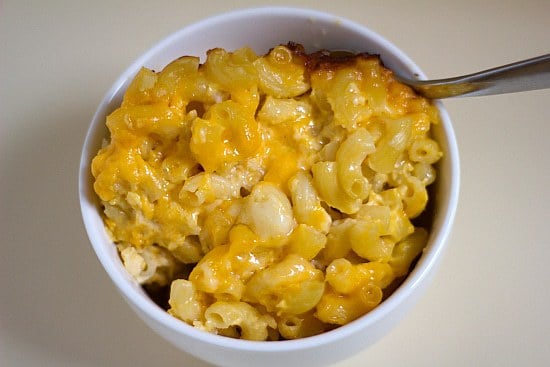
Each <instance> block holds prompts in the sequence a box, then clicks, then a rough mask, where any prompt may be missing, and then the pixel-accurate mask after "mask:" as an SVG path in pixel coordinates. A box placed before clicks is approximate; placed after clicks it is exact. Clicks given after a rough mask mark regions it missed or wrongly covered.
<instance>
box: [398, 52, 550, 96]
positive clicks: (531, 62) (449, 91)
mask: <svg viewBox="0 0 550 367" xmlns="http://www.w3.org/2000/svg"><path fill="white" fill-rule="evenodd" d="M396 78H397V79H398V80H399V81H401V82H402V83H404V84H407V85H409V86H410V87H411V88H413V89H414V90H415V91H416V92H417V93H419V94H421V95H422V96H424V97H427V98H435V99H439V98H449V97H458V96H463V97H466V96H486V95H491V94H503V93H513V92H523V91H528V90H535V89H545V88H550V54H546V55H543V56H539V57H535V58H532V59H528V60H524V61H518V62H515V63H512V64H508V65H504V66H499V67H496V68H493V69H489V70H485V71H480V72H478V73H474V74H469V75H464V76H459V77H455V78H447V79H437V80H415V79H411V78H407V77H403V76H400V75H396Z"/></svg>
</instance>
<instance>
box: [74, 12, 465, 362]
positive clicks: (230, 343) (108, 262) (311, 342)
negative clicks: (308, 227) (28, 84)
mask: <svg viewBox="0 0 550 367" xmlns="http://www.w3.org/2000/svg"><path fill="white" fill-rule="evenodd" d="M289 14H290V15H291V16H294V17H299V18H306V19H307V18H311V17H314V18H315V19H316V20H319V21H321V22H334V21H336V22H338V23H339V24H340V25H341V26H342V27H344V28H347V29H351V30H353V31H355V32H358V33H360V34H362V35H363V36H364V37H365V38H370V39H372V40H373V41H374V42H376V43H379V44H383V46H384V48H386V49H387V50H388V52H389V53H390V54H392V55H393V57H395V58H396V59H399V60H401V61H402V62H404V63H405V64H406V65H408V66H409V67H410V69H411V70H414V72H415V73H416V74H418V75H419V76H420V78H425V75H424V74H423V72H422V71H421V70H420V69H419V68H418V66H417V65H416V64H415V63H414V62H413V61H412V60H411V59H410V58H409V57H408V56H407V55H406V54H405V53H403V51H401V50H400V49H399V48H397V47H396V46H395V45H394V44H393V43H391V42H390V41H389V40H387V39H385V38H384V37H382V36H380V35H379V34H378V33H376V32H374V31H372V30H371V29H370V28H368V27H366V26H364V25H361V24H359V23H356V22H354V21H351V20H349V19H346V18H344V17H341V16H338V15H334V14H330V13H326V12H322V11H319V10H314V9H307V8H300V7H289V6H261V7H252V8H242V9H237V10H234V11H231V12H227V13H223V14H218V15H214V16H210V17H207V18H205V19H202V20H199V21H197V22H194V23H191V24H189V25H186V26H184V27H182V28H180V29H179V30H177V31H175V32H173V33H171V34H170V35H168V36H167V37H165V38H164V39H162V40H160V41H159V42H157V43H155V44H154V45H153V46H152V47H150V48H149V49H148V50H147V51H146V52H144V53H143V54H142V55H141V56H139V57H138V58H137V59H136V60H135V61H134V62H133V63H132V64H130V66H128V67H127V68H126V69H125V70H124V71H123V72H122V73H121V74H120V76H119V77H118V78H117V79H116V81H115V82H114V83H113V84H112V86H111V87H110V88H109V90H108V91H107V92H106V94H105V95H104V97H103V98H102V100H101V102H100V103H99V105H98V108H97V110H96V111H95V113H94V115H93V117H92V120H91V123H90V124H89V126H88V129H87V132H86V136H85V139H84V144H83V149H82V153H81V157H80V166H79V179H78V191H79V201H80V207H81V214H82V219H83V221H84V226H85V229H86V232H87V234H88V238H89V241H90V243H91V245H92V247H93V248H94V252H95V254H96V256H97V257H98V259H99V261H100V262H101V264H102V266H103V268H104V270H105V271H106V272H107V273H108V275H109V277H110V279H111V281H113V283H114V284H115V285H116V286H117V288H118V289H119V291H120V292H121V293H122V295H123V296H124V298H126V300H127V301H131V305H132V306H133V307H137V308H138V309H139V310H140V311H141V312H143V313H145V314H147V315H148V316H149V317H151V318H152V319H153V320H155V321H156V322H158V323H160V324H162V325H163V326H164V327H165V328H168V329H170V330H172V331H174V332H176V333H179V334H185V335H188V336H189V337H191V338H193V339H196V340H199V341H202V342H205V343H208V344H213V345H214V344H215V345H220V346H223V347H226V348H230V349H235V350H239V351H256V352H258V351H260V352H277V353H278V352H289V351H293V350H299V349H309V348H312V347H319V346H320V345H326V344H330V343H332V342H334V341H336V340H339V339H342V338H345V337H346V336H350V335H352V334H354V333H356V332H358V331H359V330H361V329H365V328H368V327H369V326H370V325H372V324H374V323H376V322H377V321H378V320H380V319H383V318H384V317H385V316H388V315H389V314H390V313H391V312H392V311H393V310H394V309H395V308H396V307H397V306H398V305H399V304H400V303H402V302H403V301H404V300H405V299H406V298H408V297H409V296H410V295H411V294H412V293H413V292H414V291H415V289H416V288H418V287H419V284H420V283H422V282H423V280H424V279H425V278H426V277H427V276H428V275H429V274H430V273H431V270H432V268H433V267H434V266H435V263H436V260H437V259H438V258H439V257H440V255H441V252H442V251H443V250H444V247H446V242H447V238H448V236H449V234H450V231H451V227H452V224H453V222H454V218H455V214H456V209H457V204H458V195H459V186H460V170H459V155H458V147H457V142H456V137H455V134H454V130H453V127H452V124H451V120H450V118H449V116H448V113H447V111H446V109H445V108H444V107H443V104H442V103H441V102H440V101H436V102H435V103H436V105H437V107H438V109H439V112H440V114H441V120H442V125H443V127H442V133H443V135H444V137H445V140H446V143H447V146H446V148H447V155H448V162H449V166H450V176H451V177H450V179H451V182H450V184H449V192H448V198H447V200H446V201H445V204H446V210H445V212H444V213H443V214H442V218H441V224H440V226H439V227H440V229H439V231H437V232H436V233H435V236H434V233H430V243H431V244H433V245H432V246H431V248H430V251H427V252H425V253H424V254H423V255H422V258H421V261H419V263H418V264H417V265H416V266H415V268H414V269H413V271H412V272H411V273H409V274H408V276H407V277H406V278H405V280H404V281H403V283H402V284H401V285H400V286H399V287H398V288H397V289H396V290H395V291H394V292H393V293H392V294H391V295H390V296H389V297H388V298H387V299H385V300H384V301H383V302H382V303H381V304H380V305H379V306H377V307H376V308H375V309H373V310H372V311H370V312H369V313H368V314H366V315H364V316H362V317H360V318H358V319H356V320H354V321H352V322H350V323H349V324H346V325H343V326H339V327H337V328H336V329H334V330H331V331H327V332H324V333H322V334H319V335H315V336H311V337H307V338H301V339H295V340H283V341H269V342H257V341H249V340H242V339H232V338H228V337H224V336H219V335H215V334H211V333H207V332H204V331H202V330H199V329H196V328H194V327H193V326H190V325H188V324H186V323H185V322H183V321H181V320H178V319H177V318H175V317H173V316H171V315H169V314H168V313H167V312H166V311H164V310H163V309H162V308H160V307H159V306H157V305H156V304H155V303H154V302H153V301H152V300H151V299H150V298H148V297H147V296H146V295H145V294H144V293H143V292H140V291H139V289H138V288H137V287H136V282H135V281H133V279H132V278H130V276H129V274H127V273H126V274H124V273H122V272H121V271H120V270H121V269H120V267H121V264H120V263H118V264H117V263H116V262H115V259H114V258H113V256H111V255H112V254H111V253H110V252H109V250H107V249H106V248H104V246H103V242H102V241H103V240H105V236H106V234H105V233H102V234H98V233H97V232H96V231H97V229H96V226H95V222H94V218H91V217H90V213H91V212H97V206H96V204H95V203H94V202H92V200H90V199H89V195H90V194H89V192H90V186H91V181H90V177H91V173H90V167H91V162H90V161H91V158H92V157H93V156H94V155H95V154H96V153H97V145H95V146H92V145H93V144H92V141H93V140H94V134H96V130H97V129H98V128H100V126H101V124H104V118H105V116H106V114H107V111H108V110H109V107H110V105H112V103H113V102H114V100H115V97H116V95H117V94H118V93H119V91H120V90H121V88H123V86H124V85H125V84H126V83H128V82H129V80H131V78H133V75H135V73H136V72H137V70H139V68H140V67H141V66H142V65H144V64H146V61H147V60H148V59H150V58H151V57H152V56H153V55H155V54H157V53H158V52H159V50H162V49H163V48H165V47H166V46H167V45H168V44H170V43H171V42H173V41H174V40H177V39H179V38H180V37H182V35H184V34H185V33H187V32H193V31H195V30H196V29H200V28H201V27H205V26H206V25H209V26H212V25H213V24H217V23H220V22H222V23H223V22H228V21H234V20H237V19H241V18H242V17H246V16H255V17H257V16H259V15H262V16H267V15H269V16H282V15H284V16H288V15H289ZM92 148H93V149H92ZM94 208H95V209H94ZM96 214H97V215H99V216H100V214H99V213H96ZM109 242H111V241H110V240H109ZM111 243H112V242H111ZM114 248H115V247H114V246H113V249H114ZM122 270H124V269H123V268H122ZM124 271H125V270H124ZM145 298H146V299H145Z"/></svg>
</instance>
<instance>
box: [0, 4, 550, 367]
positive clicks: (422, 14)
mask: <svg viewBox="0 0 550 367" xmlns="http://www.w3.org/2000/svg"><path fill="white" fill-rule="evenodd" d="M272 3H276V4H284V5H289V4H290V5H296V6H302V7H312V8H316V9H319V10H324V11H328V12H333V13H334V14H337V15H340V16H343V17H347V18H350V19H352V20H354V21H357V22H360V23H362V24H364V25H366V26H368V27H370V28H372V29H373V30H375V31H377V32H379V33H381V34H382V35H384V36H385V37H387V38H388V39H389V40H391V41H392V42H394V43H395V44H396V45H397V46H398V47H400V48H401V49H402V50H403V51H405V52H406V53H407V54H409V56H411V57H412V58H413V59H414V60H415V61H416V62H417V63H418V64H419V65H420V67H421V68H422V69H423V70H424V71H425V72H426V74H428V76H430V77H445V76H451V75H455V74H456V75H458V74H461V73H467V72H473V71H477V70H481V69H484V68H489V67H492V66H496V65H499V64H504V63H509V62H512V61H516V60H519V59H523V58H528V57H532V56H537V55H540V54H544V53H548V52H550V1H548V0H540V1H534V0H533V1H531V0H524V1H497V0H493V1H479V0H476V1H472V0H460V1H428V0H425V1H391V0H385V1H348V2H346V1H328V0H317V1H296V2H294V3H291V2H280V1H274V2H272ZM266 4H268V2H262V1H236V0H233V1H215V2H214V1H211V2H208V1H202V2H201V1H193V2H191V1H175V0H174V1H137V0H136V1H113V2H111V1H89V2H73V1H34V2H33V1H0V170H1V171H0V194H1V195H0V199H1V202H0V214H1V217H0V238H1V247H0V249H1V252H0V286H1V291H2V292H1V295H0V366H56V367H59V366H71V367H80V366H82V367H84V366H86V367H91V366H199V367H204V366H207V364H205V363H203V362H201V361H198V360H196V359H194V358H192V357H190V356H189V355H186V354H184V353H183V352H180V351H178V350H176V349H175V348H173V347H172V346H171V345H169V344H168V343H167V342H165V341H164V340H163V339H161V338H160V337H158V336H157V335H156V334H155V333H153V332H152V331H151V330H149V329H148V328H147V327H146V326H145V325H144V324H143V323H142V322H141V321H140V320H139V319H138V318H137V317H136V316H135V315H134V314H133V312H132V311H130V309H129V308H128V307H127V305H126V304H125V302H124V301H123V300H122V298H121V297H120V296H119V295H118V293H117V292H116V290H115V288H114V286H113V285H112V284H111V283H110V280H109V279H108V278H107V275H106V274H105V273H104V272H103V269H102V268H101V266H100V264H99V262H98V261H97V259H96V258H95V255H94V253H93V252H92V249H91V246H90V245H89V243H88V240H87V237H86V234H85V232H84V228H83V225H82V221H81V218H80V209H79V204H78V198H77V169H78V160H79V156H80V148H81V144H82V141H83V138H84V134H85V131H86V129H87V127H88V122H89V121H90V119H91V117H92V114H93V112H94V110H95V107H96V105H97V104H98V102H99V101H100V99H101V98H102V96H103V95H104V93H105V92H106V90H107V89H108V88H109V87H110V85H111V83H112V82H113V81H114V80H115V78H116V77H117V76H118V74H119V73H121V72H122V70H123V69H124V68H126V66H127V65H129V64H130V63H131V62H132V61H133V60H134V59H135V58H137V57H138V56H139V55H140V54H141V53H142V52H144V51H145V50H146V49H147V48H149V47H150V46H151V45H152V44H153V43H154V42H156V41H157V40H159V39H161V38H163V37H165V36H167V35H168V34H169V33H171V32H173V31H175V30H177V29H179V28H180V27H183V26H185V25H186V24H189V23H190V22H194V21H197V20H199V19H201V18H204V17H206V16H209V15H212V14H215V13H220V12H225V11H228V10H230V9H233V8H239V7H246V6H250V5H266ZM446 106H447V108H448V110H449V112H450V115H451V117H452V119H453V122H454V126H455V129H456V134H457V138H458V143H459V147H460V152H461V160H462V162H461V163H462V182H461V198H460V204H459V209H458V213H457V218H456V224H455V227H454V231H453V233H452V236H451V238H450V241H449V244H448V248H447V251H446V253H445V257H444V259H443V262H442V264H441V267H440V269H439V272H438V274H437V277H436V279H435V281H434V282H433V284H432V285H431V287H430V288H429V290H428V291H427V292H426V293H425V295H424V296H423V298H422V299H421V301H420V302H419V303H418V304H417V305H416V306H415V308H414V309H413V310H412V312H410V313H409V314H408V316H407V317H406V318H405V319H404V320H403V322H402V323H400V324H399V325H398V326H397V327H396V328H395V329H393V331H392V332H391V333H390V334H388V335H387V336H386V337H384V338H383V339H382V340H380V341H379V342H378V343H377V344H375V345H374V346H372V347H371V348H369V349H366V350H364V351H363V352H361V353H360V354H357V355H355V356H353V357H351V358H349V359H347V360H345V361H342V362H341V363H338V364H335V365H334V366H335V367H345V366H347V367H351V366H408V367H412V366H461V367H462V366H548V365H550V314H549V312H550V291H549V290H548V284H549V281H550V191H549V187H550V163H549V160H550V144H549V141H550V113H549V111H550V90H546V91H536V92H527V93H520V94H515V95H503V96H494V97H483V98H469V99H454V100H449V101H447V102H446Z"/></svg>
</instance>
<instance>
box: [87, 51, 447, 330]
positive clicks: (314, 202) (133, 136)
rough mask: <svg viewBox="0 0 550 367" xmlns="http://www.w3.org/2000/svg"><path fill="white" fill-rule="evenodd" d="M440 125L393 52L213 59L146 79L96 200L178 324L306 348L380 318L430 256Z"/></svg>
mask: <svg viewBox="0 0 550 367" xmlns="http://www.w3.org/2000/svg"><path fill="white" fill-rule="evenodd" d="M438 122H439V116H438V111H437V109H436V107H435V106H434V105H432V104H431V102H430V101H428V100H426V99H424V98H422V97H419V96H418V95H416V94H415V93H414V92H413V91H412V90H411V89H410V88H408V87H407V86H405V85H403V84H401V83H399V82H397V81H396V80H395V79H394V77H393V74H392V72H391V71H390V70H388V69H386V68H385V67H384V66H383V65H382V63H381V62H380V60H379V58H378V57H376V56H372V55H368V54H357V55H353V56H351V55H340V56H338V55H336V54H331V53H329V52H325V51H319V52H316V53H312V54H308V53H306V52H305V51H304V48H303V47H302V46H300V45H297V44H292V43H289V44H288V45H279V46H276V47H274V48H273V49H271V50H270V51H269V52H268V53H267V54H266V55H264V56H258V55H256V54H255V53H254V52H253V51H252V50H251V49H249V48H246V47H244V48H241V49H238V50H236V51H234V52H228V51H225V50H223V49H213V50H211V51H209V52H208V54H207V58H206V61H205V62H204V63H203V64H201V63H200V61H199V58H197V57H190V56H185V57H181V58H179V59H177V60H175V61H173V62H172V63H170V64H169V65H167V66H166V67H165V68H164V69H163V70H162V71H160V72H154V71H152V70H149V69H146V68H143V69H141V71H139V73H138V74H137V75H136V76H135V78H134V79H133V81H132V83H131V84H130V86H129V87H128V89H127V91H126V93H125V95H124V99H123V101H122V104H121V106H120V107H119V108H118V109H116V110H115V111H114V112H113V113H111V114H110V115H109V116H108V117H107V121H106V123H107V127H108V129H109V131H110V139H109V140H108V141H106V142H105V144H104V146H103V147H102V148H101V150H100V151H99V152H98V154H97V156H96V157H95V158H94V159H93V162H92V174H93V176H94V178H95V182H94V190H95V192H96V193H97V195H98V197H99V199H100V201H101V204H102V205H103V207H104V222H105V226H106V228H107V230H108V232H109V234H110V235H111V236H112V238H113V241H114V242H115V243H116V246H117V248H118V251H119V254H120V257H121V259H122V261H123V263H124V266H125V267H126V269H127V270H128V271H129V273H130V274H131V275H132V276H133V277H134V278H135V279H136V281H138V282H139V283H140V284H142V285H143V286H144V287H146V289H154V288H157V289H158V288H166V289H169V299H168V300H167V305H166V308H167V311H168V312H169V313H170V314H171V315H173V316H175V317H177V318H179V319H181V320H183V321H184V322H186V323H188V324H190V325H193V326H195V327H197V328H200V329H203V330H205V331H208V332H212V333H217V334H219V335H225V336H229V337H235V338H243V339H249V340H278V339H295V338H302V337H307V336H311V335H315V334H319V333H322V332H324V331H327V330H331V329H333V328H335V327H337V326H340V325H344V324H347V323H349V322H351V321H353V320H354V319H356V318H358V317H360V316H362V315H364V314H366V313H368V312H369V311H370V310H372V309H373V308H375V307H376V306H377V305H378V304H380V302H381V301H382V300H383V299H384V298H385V297H387V296H388V295H389V294H390V293H391V290H392V289H395V287H396V285H397V284H398V283H399V282H400V281H401V280H402V279H403V278H404V277H405V276H406V275H407V274H408V273H409V271H410V269H411V267H412V264H413V262H414V260H415V259H416V258H417V257H418V256H419V255H420V254H421V252H422V250H423V248H424V246H425V245H426V242H427V239H428V230H429V228H425V227H423V226H421V225H420V224H421V223H424V224H426V223H428V224H427V225H428V226H429V221H427V220H420V219H422V218H419V217H420V216H422V215H423V213H424V212H425V208H426V205H427V202H428V191H427V188H426V187H427V186H428V185H430V184H432V183H433V182H434V180H435V178H436V171H435V169H434V166H433V165H434V164H435V163H436V162H437V161H438V160H439V158H440V157H441V156H442V152H441V149H440V147H439V145H438V143H437V142H436V141H435V140H433V139H432V138H431V136H430V127H431V125H432V124H437V123H438ZM424 216H425V215H424ZM415 218H418V219H415Z"/></svg>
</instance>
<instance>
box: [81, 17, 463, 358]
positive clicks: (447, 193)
mask: <svg viewBox="0 0 550 367" xmlns="http://www.w3.org/2000/svg"><path fill="white" fill-rule="evenodd" d="M288 41H293V42H297V43H301V44H303V45H304V46H305V48H306V50H307V51H314V50H317V49H320V48H325V49H347V50H355V51H367V52H369V53H375V54H379V55H381V58H382V60H383V62H384V64H385V65H386V66H387V67H389V68H391V69H394V70H396V71H399V72H401V73H403V74H409V75H414V74H417V75H420V77H421V78H422V77H424V74H423V73H422V72H421V71H420V69H419V68H418V67H417V66H416V65H415V64H414V63H413V62H412V61H411V60H410V59H409V58H408V57H407V56H406V55H404V54H403V53H402V52H401V51H400V50H399V49H397V48H396V47H395V46H393V45H392V44H391V43H390V42H388V41H387V40H385V39H384V38H382V37H381V36H379V35H378V34H376V33H374V32H372V31H371V30H369V29H367V28H366V27H364V26H362V25H358V24H355V23H352V22H351V21H348V20H346V19H342V18H339V17H337V16H333V15H329V14H325V13H321V12H318V11H313V10H305V9H295V8H278V7H275V8H257V9H248V10H239V11H235V12H231V13H226V14H223V15H220V16H215V17H213V18H209V19H206V20H203V21H201V22H198V23H196V24H193V25H190V26H187V27H185V28H183V29H181V30H179V31H177V32H176V33H174V34H172V35H170V36H169V37H168V38H166V39H164V40H162V41H161V42H159V43H157V44H156V45H155V46H154V47H152V48H151V49H150V50H149V51H147V52H146V53H145V54H144V55H143V56H141V57H140V58H139V59H137V60H136V61H135V62H134V63H133V64H132V65H131V66H130V67H129V68H128V69H126V71H124V73H123V74H122V75H121V76H120V77H119V78H118V80H117V81H116V82H115V83H114V85H113V86H112V87H111V89H110V90H109V91H108V92H107V94H106V95H105V98H104V99H103V100H102V102H101V104H100V105H99V107H98V109H97V112H96V113H95V115H94V117H93V120H92V122H91V125H90V128H89V131H88V134H87V136H86V140H85V142H84V147H83V151H82V157H81V162H80V177H79V194H80V203H81V210H82V216H83V219H84V224H85V227H86V230H87V232H88V236H89V238H90V241H91V243H92V245H93V248H94V250H95V252H96V254H97V256H98V258H99V260H100V261H101V263H102V264H103V267H104V268H105V271H106V272H107V273H108V274H109V276H110V277H111V279H112V281H113V282H114V284H115V285H116V287H117V288H118V290H119V291H120V293H121V294H122V295H123V296H124V298H125V299H126V300H127V302H128V303H129V305H130V306H131V307H132V308H133V309H134V310H135V312H136V313H137V314H138V315H139V316H140V317H141V318H142V319H143V320H144V321H145V322H146V323H147V324H148V325H149V326H150V327H151V328H152V329H153V330H155V331H156V332H158V333H159V334H160V335H162V336H163V337H164V338H166V339H167V340H168V341H170V342H171V343H173V344H174V345H175V346H176V347H178V348H181V349H182V350H184V351H186V352H187V353H190V354H192V355H194V356H196V357H198V358H200V359H203V360H206V361H208V362H210V363H214V364H217V365H221V366H238V367H244V366H264V367H269V366H277V367H279V366H285V365H298V364H300V365H301V366H304V367H305V366H320V365H326V364H330V363H334V362H336V361H338V360H341V359H344V358H346V357H348V356H350V355H352V354H354V353H357V352H359V351H360V350H362V349H365V348H366V347H367V346H369V345H370V344H372V343H374V342H375V341H376V340H378V339H379V338H380V337H381V336H383V335H384V334H385V333H387V332H388V331H389V330H390V329H391V328H392V327H393V326H394V325H395V324H396V323H397V321H398V320H399V319H400V318H401V317H402V316H403V315H404V314H405V313H406V311H407V310H408V309H409V308H410V307H411V306H412V305H413V304H414V301H416V300H417V298H418V297H419V295H420V294H421V293H422V291H423V289H424V288H425V287H426V285H427V284H428V281H429V279H430V278H431V277H432V275H433V273H434V270H435V267H436V264H437V263H438V262H439V260H440V257H441V254H442V250H443V249H444V247H445V243H446V240H447V237H448V235H449V232H450V230H451V226H452V222H453V219H454V215H455V211H456V206H457V200H458V187H459V160H458V150H457V146H456V140H455V136H454V132H453V128H452V126H451V121H450V119H449V117H448V115H447V112H446V111H445V109H444V108H443V106H442V105H441V104H439V105H438V106H439V109H440V112H441V117H442V124H440V125H439V126H436V127H435V130H434V135H435V138H436V139H437V140H438V141H439V143H440V145H441V147H442V149H443V150H444V152H445V155H444V157H443V159H442V160H441V162H440V163H439V167H438V169H439V171H438V181H437V184H436V185H435V194H434V195H433V197H432V200H434V201H435V210H434V213H435V214H434V221H433V227H432V231H431V234H430V238H429V243H428V245H427V247H426V250H425V251H424V253H423V255H422V256H421V258H420V260H419V261H418V263H417V264H416V266H415V268H414V270H413V271H412V272H411V273H410V275H409V276H408V277H407V279H406V280H405V281H404V282H403V284H402V285H401V286H400V287H399V288H398V289H397V290H396V291H395V292H394V293H393V294H392V295H391V296H390V297H389V298H388V299H386V300H385V301H384V302H382V304H380V305H379V306H378V307H377V308H376V309H374V310H373V311H371V312H370V313H368V314H367V315H365V316H363V317H361V318H359V319H357V320H355V321H353V322H351V323H350V324H348V325H345V326H342V327H339V328H337V329H335V330H333V331H330V332H326V333H324V334H321V335H317V336H313V337H309V338H304V339H299V340H289V341H277V342H253V341H245V340H237V339H231V338H227V337H223V336H217V335H213V334H209V333H206V332H203V331H201V330H197V329H195V328H193V327H191V326H189V325H187V324H185V323H184V322H182V321H179V320H177V319H176V318H174V317H172V316H170V315H169V314H168V313H167V312H165V311H164V310H163V309H161V308H160V307H159V306H157V305H156V304H155V303H154V302H153V301H152V300H151V299H150V298H149V297H148V296H147V294H146V293H145V292H144V291H143V290H142V288H141V287H140V286H139V285H138V284H137V283H136V282H135V281H134V280H133V279H132V278H131V276H130V275H129V274H128V273H127V272H126V270H125V269H124V267H123V265H122V263H121V261H120V259H119V256H118V254H117V251H116V249H115V246H114V245H113V243H112V242H111V241H110V239H109V237H108V236H107V233H106V231H105V229H104V225H103V221H102V218H101V209H100V205H99V202H98V199H97V198H96V195H95V194H94V192H93V189H92V177H91V173H90V162H91V160H92V158H93V157H94V156H95V154H96V153H97V151H98V149H99V147H100V145H101V141H102V139H103V138H105V137H106V136H107V129H106V127H105V117H106V116H107V115H108V114H109V113H110V112H111V111H113V110H114V109H115V108H116V107H117V106H118V105H119V104H120V102H121V100H122V96H123V94H124V91H125V89H126V87H127V86H128V84H129V82H130V81H131V79H132V78H133V76H134V75H135V74H136V73H137V71H138V70H139V69H140V68H141V67H142V66H145V67H148V68H152V69H155V70H160V69H162V67H163V66H165V65H166V64H167V63H169V62H170V61H172V60H173V59H176V58H178V57H180V56H183V55H196V56H201V57H203V60H204V55H205V52H206V51H207V50H208V49H211V48H215V47H222V48H225V49H227V50H234V49H237V48H240V47H242V46H250V47H252V48H253V49H254V50H255V51H256V52H257V53H258V54H264V53H266V52H267V51H268V50H269V49H270V48H271V47H273V46H275V45H277V44H281V43H283V44H286V43H287V42H288Z"/></svg>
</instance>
